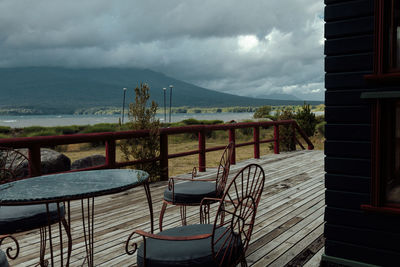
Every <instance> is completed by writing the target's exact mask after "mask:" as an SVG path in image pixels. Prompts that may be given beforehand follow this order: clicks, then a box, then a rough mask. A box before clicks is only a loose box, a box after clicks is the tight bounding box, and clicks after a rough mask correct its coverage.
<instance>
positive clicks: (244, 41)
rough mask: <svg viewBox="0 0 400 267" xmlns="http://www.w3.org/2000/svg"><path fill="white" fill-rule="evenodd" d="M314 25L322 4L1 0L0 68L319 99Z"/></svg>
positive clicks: (307, 0) (319, 45)
mask: <svg viewBox="0 0 400 267" xmlns="http://www.w3.org/2000/svg"><path fill="white" fill-rule="evenodd" d="M323 25H324V23H323V1H322V0H247V1H243V0H240V1H239V0H201V1H199V0H126V1H124V0H112V1H110V0H68V1H65V0H62V1H61V0H60V1H58V0H35V1H32V0H0V51H1V52H0V67H18V66H63V67H104V66H106V67H140V68H148V69H152V70H155V71H160V72H163V73H165V74H166V75H168V76H171V77H174V78H176V79H180V80H184V81H187V82H190V83H193V84H196V85H199V86H203V87H205V88H209V89H213V90H217V91H222V92H228V93H233V94H239V95H247V96H256V97H262V96H264V95H267V94H269V93H288V94H293V95H296V96H298V97H300V98H302V99H310V100H323V97H324V84H323V79H324V71H323V41H324V39H323ZM244 89H246V90H244Z"/></svg>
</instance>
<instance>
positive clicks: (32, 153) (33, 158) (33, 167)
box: [28, 145, 42, 177]
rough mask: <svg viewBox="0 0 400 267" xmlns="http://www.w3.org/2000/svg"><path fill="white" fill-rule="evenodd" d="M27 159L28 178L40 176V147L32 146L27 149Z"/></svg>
mask: <svg viewBox="0 0 400 267" xmlns="http://www.w3.org/2000/svg"><path fill="white" fill-rule="evenodd" d="M28 157H29V176H31V177H33V176H39V175H41V174H42V170H41V166H40V165H41V155H40V146H39V145H33V146H31V147H29V149H28Z"/></svg>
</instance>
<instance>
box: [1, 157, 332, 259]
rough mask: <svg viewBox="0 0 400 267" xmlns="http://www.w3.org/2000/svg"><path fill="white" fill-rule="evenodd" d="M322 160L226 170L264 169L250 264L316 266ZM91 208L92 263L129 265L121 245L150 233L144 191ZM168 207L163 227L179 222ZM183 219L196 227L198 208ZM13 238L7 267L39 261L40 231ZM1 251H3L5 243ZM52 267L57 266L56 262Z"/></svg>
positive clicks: (79, 250)
mask: <svg viewBox="0 0 400 267" xmlns="http://www.w3.org/2000/svg"><path fill="white" fill-rule="evenodd" d="M323 159H324V155H323V152H322V151H296V152H290V153H281V154H279V155H267V156H264V157H262V158H261V159H259V160H254V159H252V160H249V161H245V162H240V163H238V164H236V165H233V166H232V167H231V175H230V177H233V176H234V175H235V173H236V172H237V171H238V170H239V169H240V168H241V167H243V166H244V165H246V164H248V163H250V162H256V163H258V164H260V165H261V166H263V168H264V170H265V173H266V184H265V189H264V193H263V196H262V198H261V202H260V205H259V208H258V213H257V219H256V225H255V229H254V232H253V235H252V240H251V244H250V246H249V249H248V251H247V262H248V264H249V265H250V266H279V267H281V266H319V261H320V258H321V255H322V253H323V249H324V247H323V246H324V239H323V225H324V218H323V216H324V207H325V201H324V198H325V195H324V191H325V189H324V167H323V166H324V160H323ZM212 172H215V170H208V171H207V172H206V173H204V174H201V176H204V177H207V176H209V175H212ZM165 186H166V183H165V182H160V183H156V184H152V185H151V193H152V197H153V203H154V211H155V212H154V215H155V218H156V220H155V222H156V223H155V226H156V230H155V232H158V212H159V210H160V208H161V199H162V194H163V191H164V189H165ZM71 205H72V212H71V213H72V214H71V216H72V222H71V225H72V236H73V239H74V244H73V253H72V256H71V266H81V264H82V262H83V259H84V256H85V248H84V246H85V243H84V239H83V238H79V237H80V236H82V223H81V220H80V216H81V213H80V202H79V201H77V202H73V203H72V204H71ZM95 205H96V208H95V214H96V215H95V245H94V247H95V265H96V266H131V265H134V264H135V262H136V255H134V256H128V255H126V254H125V241H126V239H127V238H128V236H129V234H130V233H131V232H132V230H133V229H144V230H148V231H149V230H150V225H149V221H150V219H149V216H148V215H149V213H148V206H147V202H146V196H145V193H144V189H143V187H138V188H134V189H132V190H130V191H126V192H124V193H121V194H115V195H109V196H104V197H99V198H96V199H95ZM168 207H169V208H168V209H167V211H166V213H165V217H164V229H168V228H170V227H173V226H175V225H179V224H180V221H179V216H180V215H179V209H177V208H176V207H171V206H168ZM187 216H188V223H198V221H199V219H198V207H196V208H189V209H188V210H187ZM56 234H58V232H57V231H56ZM16 237H17V239H18V240H19V243H20V246H21V252H20V255H19V257H18V258H17V260H15V261H10V264H11V266H34V265H35V264H36V263H37V261H38V252H39V231H31V232H26V233H23V234H19V235H16ZM57 240H58V238H57ZM64 240H65V239H64ZM2 247H3V249H4V248H5V246H4V244H3V246H2ZM64 249H65V247H64ZM55 265H56V266H58V265H59V262H57V263H56V264H55Z"/></svg>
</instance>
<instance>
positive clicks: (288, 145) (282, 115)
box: [276, 107, 296, 151]
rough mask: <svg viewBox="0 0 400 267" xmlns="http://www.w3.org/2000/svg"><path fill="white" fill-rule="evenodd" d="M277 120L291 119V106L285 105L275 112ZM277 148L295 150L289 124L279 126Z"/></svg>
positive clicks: (293, 115) (292, 117) (292, 115)
mask: <svg viewBox="0 0 400 267" xmlns="http://www.w3.org/2000/svg"><path fill="white" fill-rule="evenodd" d="M276 113H277V114H276V117H277V119H278V120H293V119H294V117H295V114H294V112H293V109H292V108H289V107H286V108H283V109H282V110H278V111H277V112H276ZM279 140H280V141H279V150H280V151H292V150H295V148H296V146H295V143H294V140H293V131H292V127H291V125H280V126H279Z"/></svg>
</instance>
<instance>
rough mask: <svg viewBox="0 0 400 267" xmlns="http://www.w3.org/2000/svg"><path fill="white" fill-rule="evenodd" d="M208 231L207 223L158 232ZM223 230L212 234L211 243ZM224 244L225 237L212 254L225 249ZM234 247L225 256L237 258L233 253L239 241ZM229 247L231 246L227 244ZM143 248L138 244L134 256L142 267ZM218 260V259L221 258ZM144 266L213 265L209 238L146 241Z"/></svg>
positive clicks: (148, 239)
mask: <svg viewBox="0 0 400 267" xmlns="http://www.w3.org/2000/svg"><path fill="white" fill-rule="evenodd" d="M212 231H213V225H211V224H194V225H187V226H182V227H177V228H172V229H168V230H165V231H162V232H160V235H170V236H190V235H199V234H207V233H212ZM225 231H226V228H219V229H218V230H217V232H216V234H215V236H216V239H215V240H217V239H218V237H221V235H223V234H224V232H225ZM225 234H226V233H225ZM224 241H225V238H224V237H223V238H221V241H220V242H218V243H217V245H216V247H215V251H218V250H219V248H220V247H221V246H224V247H227V246H228V245H229V244H226V243H229V242H224ZM236 245H237V246H235V250H234V251H232V253H230V252H228V254H231V255H232V257H236V258H237V257H238V256H239V255H240V253H238V250H237V249H238V248H239V247H240V238H238V243H237V244H236ZM231 247H233V246H232V245H231ZM143 249H144V248H143V243H142V244H141V245H140V246H139V249H138V253H137V264H138V266H144V265H143V264H144V259H143ZM229 251H230V250H229ZM221 254H222V253H221ZM219 257H220V258H222V257H223V255H220V256H219ZM146 266H157V267H161V266H191V267H194V266H216V264H215V262H214V260H213V255H212V245H211V237H209V238H206V239H201V240H191V241H168V240H158V239H152V238H147V239H146Z"/></svg>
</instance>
